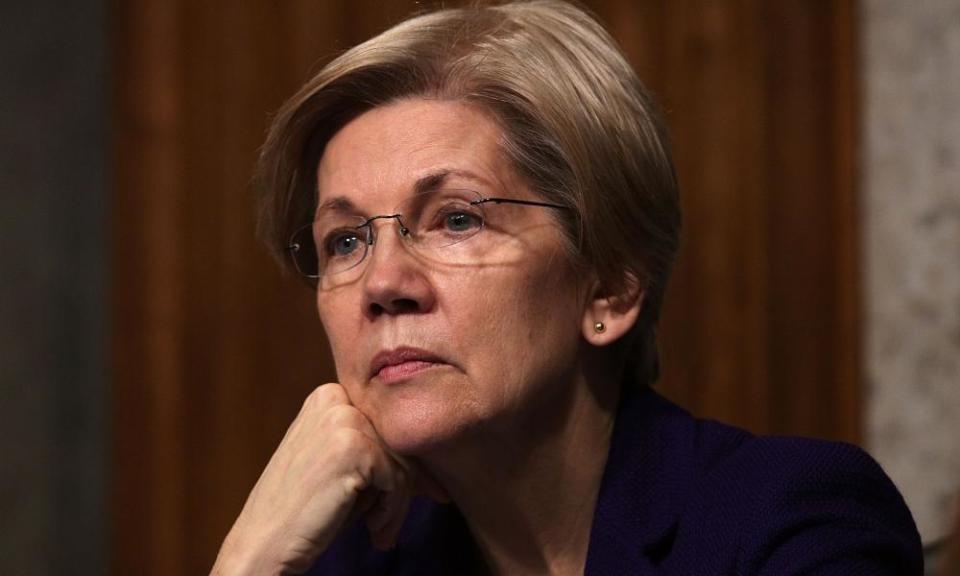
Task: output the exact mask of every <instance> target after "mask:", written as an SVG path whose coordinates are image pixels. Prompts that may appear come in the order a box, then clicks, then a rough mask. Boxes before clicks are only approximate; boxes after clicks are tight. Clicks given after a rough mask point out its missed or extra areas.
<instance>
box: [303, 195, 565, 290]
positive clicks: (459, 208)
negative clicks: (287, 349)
mask: <svg viewBox="0 0 960 576" xmlns="http://www.w3.org/2000/svg"><path fill="white" fill-rule="evenodd" d="M499 204H515V205H520V206H539V207H543V208H553V209H557V210H566V209H567V207H566V206H561V205H559V204H550V203H548V202H537V201H533V200H515V199H512V198H484V197H483V196H481V195H480V194H478V193H477V192H475V191H472V190H436V191H430V192H424V193H420V194H416V195H414V196H412V197H411V198H409V199H407V200H405V201H404V202H402V203H401V204H400V205H399V206H397V207H396V208H395V209H394V210H393V213H392V214H384V215H379V216H371V217H369V218H364V217H362V216H357V215H356V214H353V213H346V212H344V211H342V210H338V209H328V210H325V211H324V212H322V213H320V214H318V215H317V219H316V220H315V221H314V222H313V223H311V224H306V225H304V226H301V227H300V228H298V229H297V230H296V231H295V232H294V233H293V235H292V236H291V237H290V243H289V245H288V246H287V251H288V252H289V253H290V257H291V259H292V260H293V265H294V267H295V268H296V269H297V272H299V273H300V274H301V275H302V276H303V277H304V279H306V280H307V281H308V282H309V283H310V284H311V285H312V286H316V284H317V282H318V281H319V279H320V278H324V279H330V278H331V277H340V276H339V275H342V274H343V273H344V272H347V271H348V270H352V269H355V268H357V266H359V265H360V263H361V262H363V261H364V260H365V259H366V257H367V254H368V253H369V252H370V247H371V246H373V245H374V244H375V243H376V241H377V232H376V231H375V229H374V225H373V224H374V222H376V221H377V220H396V221H397V224H398V225H399V229H398V231H399V234H400V237H401V238H402V239H403V240H405V242H406V244H407V246H408V247H409V248H411V249H412V250H413V251H414V252H416V253H418V254H420V255H422V256H427V257H429V258H433V259H436V260H437V261H438V262H440V263H444V264H461V265H469V264H475V263H477V262H478V261H479V260H480V259H482V257H483V256H482V248H483V247H482V246H480V245H478V243H477V242H476V241H474V242H467V241H468V240H470V239H472V238H476V237H478V236H480V237H483V234H481V233H482V232H483V230H484V229H485V227H486V226H487V222H488V220H487V214H486V210H485V209H484V207H485V206H489V205H499Z"/></svg>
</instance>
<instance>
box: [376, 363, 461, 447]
mask: <svg viewBox="0 0 960 576" xmlns="http://www.w3.org/2000/svg"><path fill="white" fill-rule="evenodd" d="M458 385H459V386H458ZM462 390H463V383H462V382H457V383H453V382H450V381H449V380H448V379H446V378H442V379H439V381H436V382H431V383H422V384H421V383H417V382H408V383H404V384H400V385H398V386H391V387H387V388H386V389H384V390H383V391H382V392H383V393H382V394H379V395H378V396H379V398H378V399H377V402H376V405H377V407H376V410H375V411H374V412H373V413H372V414H369V416H370V418H371V421H372V422H373V424H374V426H375V427H376V429H377V432H378V433H379V434H380V436H381V437H382V438H383V441H384V442H386V443H387V446H389V447H390V449H391V450H393V451H394V452H396V453H398V454H401V455H404V456H418V455H424V454H426V453H428V452H432V451H435V450H438V449H443V448H445V447H449V446H451V445H455V444H456V442H457V440H458V439H460V438H462V437H463V436H464V435H465V434H466V433H468V432H469V431H470V430H472V429H474V428H475V427H476V425H477V424H479V422H480V419H479V418H477V417H476V413H475V412H474V411H473V410H471V409H470V403H467V402H464V399H463V398H459V397H456V395H455V394H450V392H451V391H462Z"/></svg>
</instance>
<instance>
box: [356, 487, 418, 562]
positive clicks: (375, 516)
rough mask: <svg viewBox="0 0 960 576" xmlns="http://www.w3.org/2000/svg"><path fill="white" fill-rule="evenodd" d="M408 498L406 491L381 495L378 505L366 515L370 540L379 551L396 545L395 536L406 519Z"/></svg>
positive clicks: (408, 505)
mask: <svg viewBox="0 0 960 576" xmlns="http://www.w3.org/2000/svg"><path fill="white" fill-rule="evenodd" d="M409 507H410V496H409V493H407V492H406V491H398V492H391V493H383V494H382V495H381V498H380V499H379V501H378V503H377V504H376V505H375V506H374V507H373V508H372V509H371V510H370V512H369V513H368V514H367V515H366V518H365V520H366V523H367V529H368V530H369V531H370V540H371V542H372V543H373V544H374V546H376V547H377V548H378V549H380V550H388V549H390V548H392V547H393V546H394V545H395V544H396V540H397V535H398V534H399V533H400V529H401V527H402V526H403V522H404V520H406V517H407V511H408V510H409Z"/></svg>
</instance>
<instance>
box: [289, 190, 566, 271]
mask: <svg viewBox="0 0 960 576" xmlns="http://www.w3.org/2000/svg"><path fill="white" fill-rule="evenodd" d="M477 196H479V198H477V199H476V200H471V201H470V202H468V204H470V205H471V206H481V205H483V204H515V205H519V206H537V207H541V208H551V209H554V210H569V209H570V207H569V206H563V205H561V204H553V203H551V202H540V201H538V200H520V199H516V198H498V197H494V198H486V197H484V196H482V195H480V194H479V193H477ZM402 217H403V214H400V213H397V214H378V215H376V216H370V217H369V218H367V219H365V220H364V221H363V222H362V223H361V224H359V225H357V226H356V229H357V230H360V229H362V228H366V233H365V234H362V235H361V236H360V239H361V242H362V243H363V255H362V256H361V257H360V259H359V260H357V262H356V263H355V264H353V265H352V266H350V267H349V268H345V269H343V270H340V271H338V272H334V273H333V274H329V276H336V275H337V274H342V273H344V272H347V271H349V270H353V269H354V268H356V267H357V266H359V265H360V264H362V263H363V262H364V261H365V260H366V259H367V255H368V254H369V253H370V247H371V246H373V244H374V243H375V242H376V236H375V235H374V234H373V226H372V224H373V223H374V222H375V221H377V220H384V219H394V220H396V221H397V223H398V224H399V225H400V235H401V236H403V237H407V236H409V235H410V229H409V228H408V227H407V226H406V225H405V224H404V223H403V218H402ZM484 223H486V221H484ZM306 229H309V230H310V236H312V235H313V222H310V223H309V224H304V225H302V226H298V227H297V228H296V230H294V231H293V233H292V234H291V235H290V240H289V241H288V244H287V253H288V254H289V256H290V260H291V262H292V263H293V268H294V270H296V271H297V273H298V274H299V275H300V277H301V278H303V280H304V281H305V282H306V283H307V284H308V285H309V286H311V287H312V288H316V287H317V284H318V283H319V281H320V278H322V277H323V275H322V274H319V273H317V274H311V273H308V272H304V270H303V269H301V267H300V264H299V262H298V261H297V252H299V251H300V247H301V243H300V242H299V241H297V237H298V236H299V235H301V233H302V232H303V231H304V230H306ZM481 230H482V228H481ZM479 232H480V231H479V230H478V233H479ZM471 238H472V236H471Z"/></svg>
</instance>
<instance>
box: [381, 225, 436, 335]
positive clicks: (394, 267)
mask: <svg viewBox="0 0 960 576" xmlns="http://www.w3.org/2000/svg"><path fill="white" fill-rule="evenodd" d="M390 224H392V225H390ZM390 224H387V225H386V226H385V228H382V229H380V230H377V231H376V233H373V235H372V239H373V240H374V243H373V244H372V245H371V246H370V247H369V250H370V253H369V254H367V262H366V269H365V270H364V271H363V309H364V314H365V315H366V316H367V317H368V318H370V319H375V318H378V317H380V316H383V315H391V316H392V315H397V314H417V313H423V312H428V311H430V310H431V309H432V308H433V306H434V304H435V302H436V295H435V293H434V290H433V286H432V285H431V283H430V279H429V278H428V277H427V274H426V270H425V268H424V265H423V263H422V262H420V261H418V260H417V259H416V258H415V257H414V255H413V254H412V253H411V252H410V250H409V248H408V246H405V245H404V244H405V242H406V239H407V236H406V231H405V228H403V223H402V221H400V220H399V219H397V222H395V223H393V222H391V223H390ZM371 232H373V231H371Z"/></svg>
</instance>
